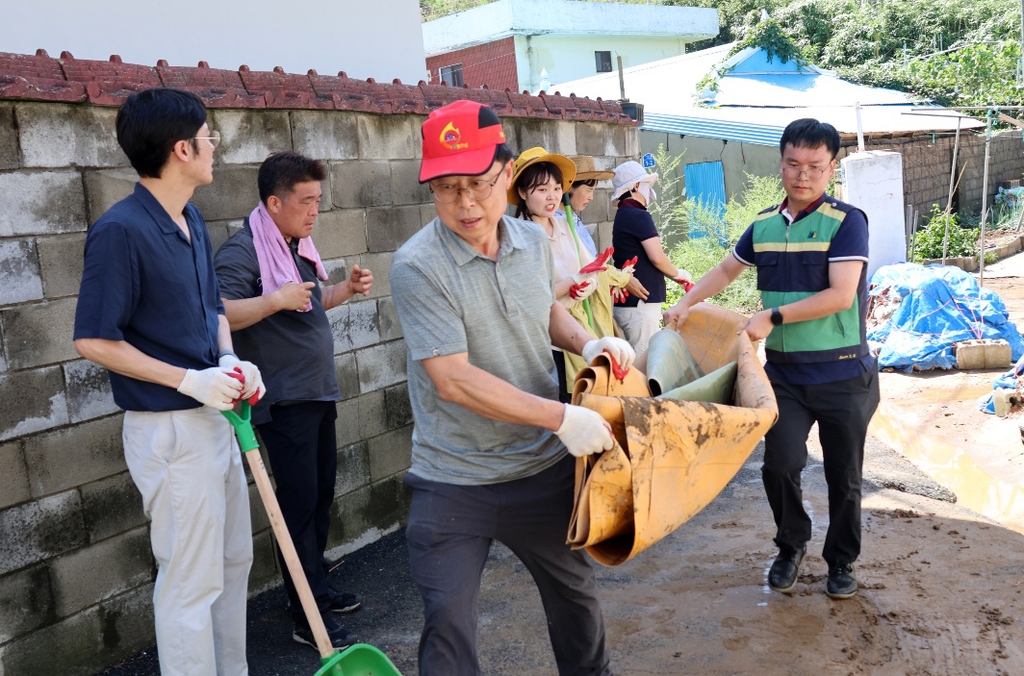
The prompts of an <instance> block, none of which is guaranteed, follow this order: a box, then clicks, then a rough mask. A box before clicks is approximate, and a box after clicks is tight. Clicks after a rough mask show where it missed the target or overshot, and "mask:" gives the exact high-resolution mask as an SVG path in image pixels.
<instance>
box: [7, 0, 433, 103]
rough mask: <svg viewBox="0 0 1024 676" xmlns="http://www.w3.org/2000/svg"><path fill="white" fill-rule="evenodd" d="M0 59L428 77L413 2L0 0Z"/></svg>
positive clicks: (383, 79)
mask: <svg viewBox="0 0 1024 676" xmlns="http://www.w3.org/2000/svg"><path fill="white" fill-rule="evenodd" d="M0 17H3V23H4V26H6V29H5V30H2V31H0V52H13V53H17V54H33V53H35V51H36V50H37V49H40V48H42V49H45V50H46V51H47V52H48V53H49V54H50V55H51V56H58V55H60V53H61V52H62V51H68V52H71V54H72V55H74V56H75V58H78V59H97V60H106V59H107V58H108V57H109V56H110V55H111V54H118V55H120V56H121V58H122V59H123V60H124V62H125V63H138V64H149V65H155V64H156V62H157V61H158V60H159V59H166V60H167V61H168V63H169V64H170V65H172V66H195V65H197V64H198V63H199V62H200V61H206V62H207V63H209V64H210V67H212V68H225V69H230V70H237V69H238V67H239V66H240V65H242V64H245V65H247V66H249V67H250V68H251V69H253V70H272V69H273V68H274V67H275V66H281V67H282V68H284V70H285V71H286V72H289V73H305V72H306V71H307V70H309V69H311V68H312V69H315V70H316V71H317V72H319V73H320V74H322V75H337V73H338V71H345V72H346V73H347V74H348V75H349V76H350V77H355V78H368V77H373V78H375V79H377V80H379V81H381V82H391V80H393V79H394V78H400V79H401V80H402V81H403V82H408V83H411V84H416V82H418V81H419V80H422V79H424V77H425V76H426V68H425V61H424V52H423V34H422V32H421V31H420V8H419V3H418V2H417V0H377V1H376V2H372V3H363V2H356V1H355V0H342V1H341V2H323V1H322V0H291V1H290V2H286V3H281V2H278V1H276V0H245V1H244V2H242V1H241V0H218V1H217V2H207V1H205V0H147V1H146V2H139V1H138V0H103V2H83V1H82V0H31V1H26V0H0Z"/></svg>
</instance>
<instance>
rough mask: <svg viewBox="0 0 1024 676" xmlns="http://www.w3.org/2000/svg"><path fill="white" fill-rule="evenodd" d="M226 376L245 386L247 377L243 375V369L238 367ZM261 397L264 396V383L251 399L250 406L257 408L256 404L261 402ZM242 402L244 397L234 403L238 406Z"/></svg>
mask: <svg viewBox="0 0 1024 676" xmlns="http://www.w3.org/2000/svg"><path fill="white" fill-rule="evenodd" d="M225 375H227V376H228V377H230V378H234V379H235V380H237V381H238V382H240V383H242V385H245V376H244V375H242V369H240V368H238V367H237V366H236V367H235V368H234V370H233V371H228V372H227V373H226V374H225ZM261 396H263V385H262V383H261V384H260V386H259V388H257V389H256V392H254V393H253V395H252V396H251V397H249V405H250V406H255V405H256V402H257V401H259V400H260V397H261ZM240 401H242V397H239V398H238V399H235V401H234V403H236V404H237V403H238V402H240Z"/></svg>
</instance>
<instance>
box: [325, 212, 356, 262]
mask: <svg viewBox="0 0 1024 676" xmlns="http://www.w3.org/2000/svg"><path fill="white" fill-rule="evenodd" d="M313 241H314V242H316V248H317V251H319V252H320V257H321V258H323V259H324V260H327V259H330V258H344V257H345V256H354V255H356V254H361V253H366V251H367V249H366V212H365V211H363V210H362V209H332V210H331V211H325V212H322V213H321V214H320V216H318V217H317V219H316V226H315V228H314V231H313Z"/></svg>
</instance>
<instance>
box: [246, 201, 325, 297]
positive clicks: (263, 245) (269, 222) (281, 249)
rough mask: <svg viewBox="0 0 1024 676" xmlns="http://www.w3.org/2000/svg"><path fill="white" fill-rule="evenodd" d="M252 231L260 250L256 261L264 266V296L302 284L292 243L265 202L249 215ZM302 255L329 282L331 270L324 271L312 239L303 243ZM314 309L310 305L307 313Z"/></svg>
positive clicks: (308, 238) (262, 269)
mask: <svg viewBox="0 0 1024 676" xmlns="http://www.w3.org/2000/svg"><path fill="white" fill-rule="evenodd" d="M249 228H250V229H251V230H252V243H253V245H255V247H256V260H258V261H259V264H260V278H261V279H262V280H263V295H264V296H265V295H267V294H268V293H273V292H275V291H277V290H278V289H280V288H281V287H282V286H284V285H285V284H287V283H288V282H295V283H296V284H301V283H302V277H301V275H299V268H298V267H296V265H295V259H293V258H292V252H291V249H290V248H289V247H288V242H286V241H285V240H284V235H282V234H281V231H280V230H278V229H277V224H276V223H274V219H272V218H271V217H270V214H268V213H267V208H266V207H265V206H264V205H263V202H260V203H259V205H258V206H257V207H256V208H255V209H253V210H252V213H251V214H249ZM299 255H300V256H302V257H303V258H305V259H306V260H307V261H309V262H310V263H312V264H313V266H314V267H315V268H316V276H317V277H318V278H320V279H321V280H323V281H325V282H326V281H327V270H325V269H324V264H323V262H322V261H321V260H320V253H319V252H317V250H316V245H314V244H313V238H312V237H305V238H303V239H300V240H299ZM312 309H313V304H312V303H307V304H306V310H305V311H306V312H309V311H310V310H312Z"/></svg>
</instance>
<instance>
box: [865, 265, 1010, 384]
mask: <svg viewBox="0 0 1024 676" xmlns="http://www.w3.org/2000/svg"><path fill="white" fill-rule="evenodd" d="M868 293H869V294H870V295H871V296H873V297H874V298H873V301H874V302H873V306H874V309H873V310H872V315H873V316H875V317H876V318H877V317H878V316H879V315H880V314H882V315H884V311H882V312H880V310H884V309H885V308H889V309H892V314H890V315H889V316H888V318H887V319H883V320H882V321H881V322H880V323H879V324H877V325H876V326H874V327H872V326H871V320H870V318H869V325H868V335H867V337H868V340H869V341H870V342H872V343H873V346H874V347H879V346H880V349H879V352H878V367H879V368H880V369H883V368H893V369H897V370H900V371H915V370H917V371H927V370H930V369H951V368H955V367H956V356H955V355H954V354H953V343H956V342H958V341H961V340H971V339H976V338H989V339H999V338H1002V339H1003V340H1005V341H1006V342H1008V343H1009V344H1010V350H1011V352H1012V355H1013V360H1014V361H1017V360H1019V359H1020V358H1021V357H1022V356H1024V340H1021V337H1020V334H1018V333H1017V327H1016V325H1015V324H1013V323H1012V322H1010V321H1009V320H1008V319H1007V313H1006V305H1005V304H1004V303H1003V299H1002V298H1000V297H999V294H997V293H995V292H993V291H990V290H988V289H984V288H981V287H979V286H978V281H977V280H976V279H975V278H974V277H973V276H972V275H970V274H968V273H966V272H964V271H963V270H961V269H960V268H955V267H951V266H941V265H930V266H927V267H926V266H922V265H916V264H914V263H897V264H894V265H886V266H884V267H881V268H879V269H878V270H876V271H875V274H874V275H872V276H871V286H870V289H869V291H868Z"/></svg>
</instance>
